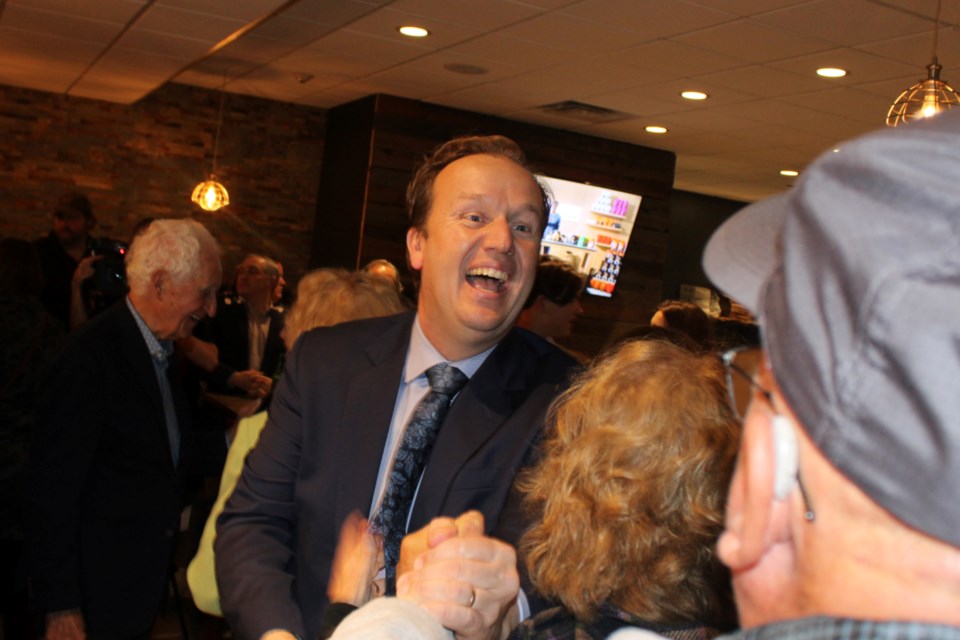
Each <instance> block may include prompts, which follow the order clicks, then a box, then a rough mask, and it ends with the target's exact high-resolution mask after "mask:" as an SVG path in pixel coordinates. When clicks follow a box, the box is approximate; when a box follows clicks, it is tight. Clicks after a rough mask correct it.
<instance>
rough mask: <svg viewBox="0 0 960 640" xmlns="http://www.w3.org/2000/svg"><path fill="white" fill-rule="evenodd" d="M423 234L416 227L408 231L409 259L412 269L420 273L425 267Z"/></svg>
mask: <svg viewBox="0 0 960 640" xmlns="http://www.w3.org/2000/svg"><path fill="white" fill-rule="evenodd" d="M423 240H424V238H423V232H422V231H421V230H420V229H417V228H416V227H410V228H409V229H407V259H408V260H409V262H410V268H411V269H414V270H416V271H419V270H420V269H421V268H422V267H423Z"/></svg>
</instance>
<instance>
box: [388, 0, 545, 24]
mask: <svg viewBox="0 0 960 640" xmlns="http://www.w3.org/2000/svg"><path fill="white" fill-rule="evenodd" d="M390 9H391V10H393V11H396V12H398V13H400V14H403V15H410V16H418V17H425V18H426V17H428V18H429V19H430V20H436V21H439V22H444V23H449V24H457V25H461V26H465V27H470V28H471V29H480V30H481V31H488V30H492V29H500V28H502V27H506V26H508V25H511V24H514V23H516V22H520V21H522V20H526V19H528V18H532V17H533V16H536V15H539V14H540V13H542V12H543V9H540V8H537V7H532V6H529V5H527V4H522V3H518V2H512V1H511V0H483V2H451V1H450V0H395V1H394V2H391V3H390ZM426 26H428V28H429V25H426ZM439 28H442V27H438V29H439Z"/></svg>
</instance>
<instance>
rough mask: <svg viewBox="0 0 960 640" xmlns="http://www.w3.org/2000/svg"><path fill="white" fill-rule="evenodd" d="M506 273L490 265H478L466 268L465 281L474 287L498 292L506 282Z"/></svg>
mask: <svg viewBox="0 0 960 640" xmlns="http://www.w3.org/2000/svg"><path fill="white" fill-rule="evenodd" d="M507 278H508V276H507V273H506V272H505V271H500V270H499V269H493V268H491V267H478V268H475V269H468V270H467V282H469V283H470V286H471V287H473V288H475V289H481V290H483V291H493V292H498V291H501V290H503V288H504V287H505V286H506V284H507Z"/></svg>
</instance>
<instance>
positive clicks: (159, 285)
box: [150, 269, 170, 300]
mask: <svg viewBox="0 0 960 640" xmlns="http://www.w3.org/2000/svg"><path fill="white" fill-rule="evenodd" d="M169 281H170V279H169V278H168V277H167V272H166V271H164V270H163V269H158V270H156V271H154V272H153V275H151V276H150V286H151V288H152V289H153V291H154V292H155V293H156V298H157V300H163V288H164V287H165V286H166V285H167V283H169Z"/></svg>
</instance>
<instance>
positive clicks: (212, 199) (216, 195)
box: [190, 78, 230, 211]
mask: <svg viewBox="0 0 960 640" xmlns="http://www.w3.org/2000/svg"><path fill="white" fill-rule="evenodd" d="M226 86H227V80H226V78H224V80H223V86H222V87H221V88H220V114H219V115H218V116H217V135H216V138H214V141H213V168H212V169H211V170H210V177H209V178H207V179H206V180H204V181H203V182H201V183H200V184H198V185H197V186H196V187H194V189H193V195H191V196H190V199H191V200H193V201H194V202H196V203H197V204H198V205H200V208H201V209H203V210H204V211H219V210H220V209H222V208H223V207H225V206H227V205H228V204H230V194H229V193H227V189H226V187H224V186H223V185H222V184H220V183H219V182H217V152H218V151H219V148H220V129H221V127H222V126H223V100H224V97H225V95H226V92H225V91H224V89H225V88H226Z"/></svg>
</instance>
